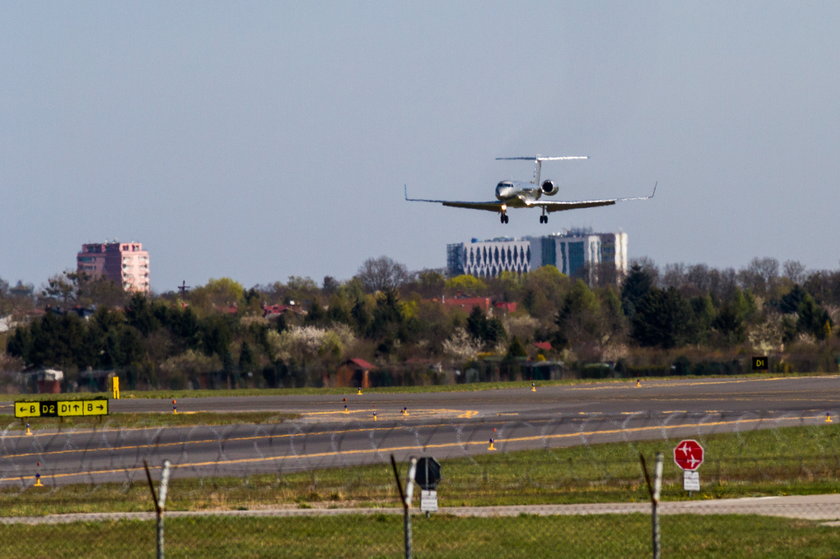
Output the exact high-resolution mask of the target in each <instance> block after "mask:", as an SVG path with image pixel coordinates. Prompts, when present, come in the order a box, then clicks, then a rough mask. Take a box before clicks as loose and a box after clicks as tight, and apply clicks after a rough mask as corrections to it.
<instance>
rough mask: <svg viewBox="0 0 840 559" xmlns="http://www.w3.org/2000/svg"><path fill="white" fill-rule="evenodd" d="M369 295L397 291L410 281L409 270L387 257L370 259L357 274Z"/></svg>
mask: <svg viewBox="0 0 840 559" xmlns="http://www.w3.org/2000/svg"><path fill="white" fill-rule="evenodd" d="M356 277H357V278H358V279H359V281H361V282H362V286H363V287H364V289H365V291H367V292H368V293H375V292H377V291H387V290H389V289H397V288H398V287H400V286H401V285H402V284H403V283H405V282H406V281H408V278H409V274H408V270H407V269H406V267H405V266H404V265H403V264H400V263H398V262H395V261H394V260H392V259H391V258H389V257H387V256H380V257H379V258H368V259H367V260H365V262H364V264H362V266H361V267H360V268H359V272H358V273H357V274H356Z"/></svg>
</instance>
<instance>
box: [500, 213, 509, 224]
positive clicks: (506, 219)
mask: <svg viewBox="0 0 840 559" xmlns="http://www.w3.org/2000/svg"><path fill="white" fill-rule="evenodd" d="M499 221H501V222H502V223H507V222H508V221H510V218H509V217H508V215H507V214H502V215H500V216H499Z"/></svg>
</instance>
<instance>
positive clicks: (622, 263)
mask: <svg viewBox="0 0 840 559" xmlns="http://www.w3.org/2000/svg"><path fill="white" fill-rule="evenodd" d="M446 253H447V254H446V256H447V258H446V264H447V272H448V274H449V275H450V276H457V275H460V274H468V275H472V276H476V277H479V278H487V277H497V276H498V275H499V274H501V273H502V272H514V273H518V274H521V273H526V272H530V271H532V270H536V269H537V268H540V267H542V266H556V267H557V269H558V270H560V271H561V272H562V273H564V274H566V275H568V276H571V277H579V278H582V279H584V280H586V281H587V282H588V283H590V284H595V283H598V282H599V281H610V282H613V281H616V280H617V279H619V278H621V277H622V276H623V275H624V274H626V273H627V233H593V232H592V231H591V230H588V229H572V230H569V231H565V232H563V233H554V234H551V235H546V236H543V237H523V238H521V239H513V238H508V237H499V238H495V239H489V240H486V241H480V240H478V239H472V241H470V242H469V243H454V244H450V245H447V247H446Z"/></svg>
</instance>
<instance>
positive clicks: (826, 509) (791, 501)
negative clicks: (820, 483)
mask: <svg viewBox="0 0 840 559" xmlns="http://www.w3.org/2000/svg"><path fill="white" fill-rule="evenodd" d="M650 512H651V505H650V503H597V504H581V505H519V506H506V507H441V509H440V511H439V512H437V513H436V514H447V515H453V516H480V517H496V516H519V515H521V514H531V515H539V516H557V515H592V514H646V515H649V514H650ZM659 512H660V514H663V515H666V514H667V515H674V514H757V515H762V516H778V517H785V518H801V519H805V520H820V521H834V522H825V523H826V524H831V525H836V524H837V522H836V521H838V520H840V495H808V496H788V497H757V498H745V499H717V500H704V501H677V502H662V503H660V505H659ZM414 513H417V510H416V509H414ZM348 514H364V515H371V514H403V510H402V509H401V508H305V509H302V508H290V507H286V508H266V509H258V510H226V511H191V512H183V511H170V512H167V513H166V516H167V517H184V516H232V517H254V516H326V515H329V516H336V515H348ZM154 518H155V515H154V513H150V512H136V513H96V514H52V515H47V516H21V517H0V524H64V523H70V522H84V521H91V520H126V519H132V520H153V519H154Z"/></svg>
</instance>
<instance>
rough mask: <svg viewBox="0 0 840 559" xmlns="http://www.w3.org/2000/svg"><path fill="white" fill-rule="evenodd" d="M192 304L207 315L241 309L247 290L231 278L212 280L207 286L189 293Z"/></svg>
mask: <svg viewBox="0 0 840 559" xmlns="http://www.w3.org/2000/svg"><path fill="white" fill-rule="evenodd" d="M188 298H189V301H190V303H191V304H192V305H193V306H194V307H197V308H198V309H201V310H202V311H203V312H205V313H209V312H211V311H213V310H219V309H223V308H225V307H237V308H239V307H241V306H242V304H243V302H244V300H245V288H244V287H242V284H240V283H239V282H236V281H234V280H232V279H230V278H219V279H211V280H210V281H208V282H207V284H206V285H203V286H201V287H196V288H194V289H193V290H192V291H190V292H189V295H188Z"/></svg>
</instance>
